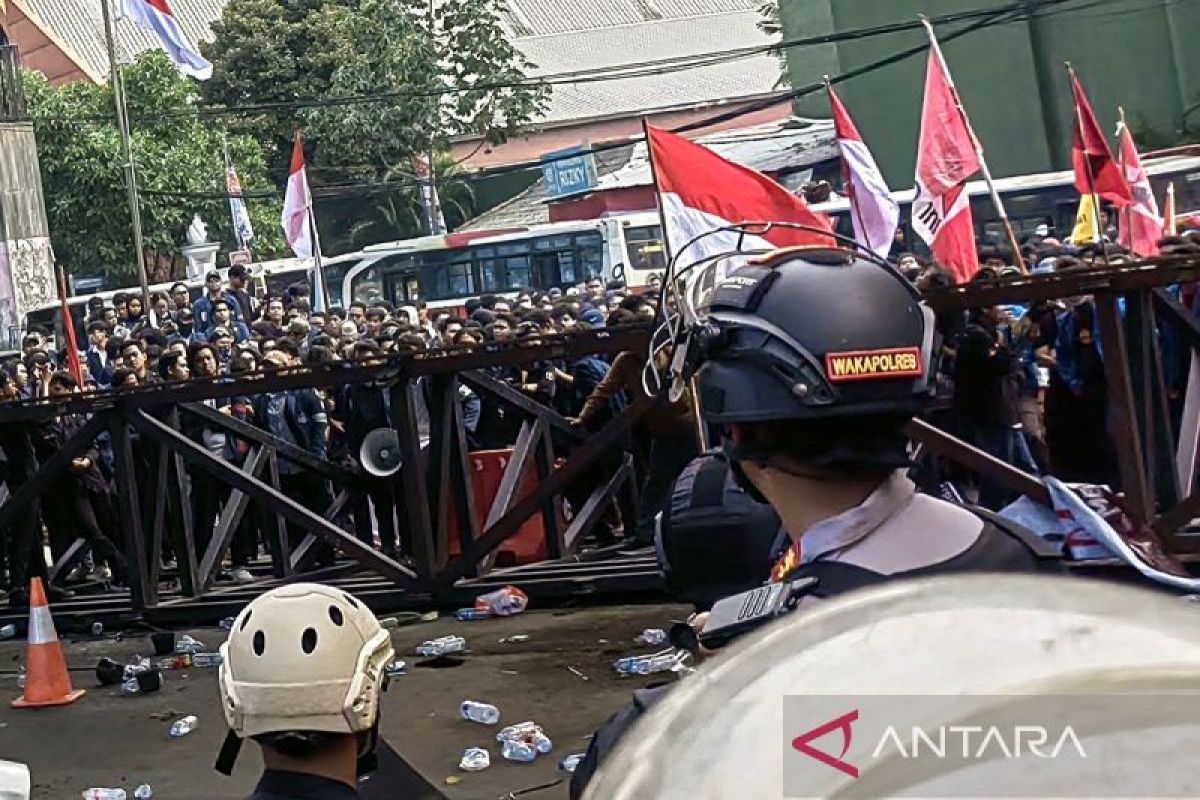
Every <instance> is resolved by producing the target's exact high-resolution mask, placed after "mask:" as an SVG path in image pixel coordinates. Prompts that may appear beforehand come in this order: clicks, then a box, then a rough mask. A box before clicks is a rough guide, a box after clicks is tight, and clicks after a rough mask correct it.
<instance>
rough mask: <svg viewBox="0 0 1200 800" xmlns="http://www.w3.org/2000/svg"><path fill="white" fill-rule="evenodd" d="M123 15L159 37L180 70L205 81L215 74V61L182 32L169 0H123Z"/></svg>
mask: <svg viewBox="0 0 1200 800" xmlns="http://www.w3.org/2000/svg"><path fill="white" fill-rule="evenodd" d="M103 2H105V3H107V2H108V0H103ZM121 14H122V15H123V16H126V17H128V18H129V19H131V20H132V21H133V22H135V23H136V24H138V25H139V26H141V27H143V28H145V29H146V30H148V31H150V32H151V33H153V34H154V35H155V36H156V37H158V41H159V42H160V43H161V44H162V46H163V49H164V50H166V51H167V56H168V57H170V59H171V61H172V62H174V63H175V66H177V67H179V71H180V72H182V73H184V74H185V75H191V76H192V77H193V78H197V79H199V80H202V81H206V80H208V79H209V78H211V77H212V71H213V67H212V64H210V63H209V62H208V61H207V60H205V58H204V56H202V55H200V51H199V50H197V49H196V45H194V44H192V43H191V41H190V40H189V39H188V37H187V34H185V33H184V32H183V28H182V27H181V26H180V25H179V20H178V19H176V17H175V12H173V11H172V10H171V6H170V5H168V4H167V0H121Z"/></svg>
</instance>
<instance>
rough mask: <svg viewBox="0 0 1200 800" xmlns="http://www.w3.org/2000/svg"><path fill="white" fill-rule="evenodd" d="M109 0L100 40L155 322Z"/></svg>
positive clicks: (104, 1)
mask: <svg viewBox="0 0 1200 800" xmlns="http://www.w3.org/2000/svg"><path fill="white" fill-rule="evenodd" d="M108 4H109V0H100V8H101V11H102V16H103V18H104V44H105V47H106V48H107V49H108V74H109V78H108V79H109V82H110V83H111V84H112V91H113V104H114V105H115V106H116V109H117V127H118V128H119V129H120V131H121V154H122V157H123V159H124V161H125V164H124V167H123V168H124V172H125V188H126V193H127V195H128V201H129V216H130V217H131V218H132V220H133V251H134V255H135V256H136V257H137V266H138V280H139V281H140V282H141V286H142V308H143V309H145V313H146V314H147V316H148V319H149V320H150V322H151V324H156V320H155V318H154V316H155V315H154V307H153V306H152V305H150V282H149V279H148V278H147V276H146V248H145V243H144V241H143V239H142V212H141V206H140V203H139V202H138V190H137V169H136V167H135V166H134V163H133V142H132V137H131V135H130V131H129V115H128V113H127V111H126V108H125V82H124V80H122V78H121V67H120V65H119V64H117V45H116V40H115V38H114V37H113V21H112V10H111V9H110V8H109V7H108Z"/></svg>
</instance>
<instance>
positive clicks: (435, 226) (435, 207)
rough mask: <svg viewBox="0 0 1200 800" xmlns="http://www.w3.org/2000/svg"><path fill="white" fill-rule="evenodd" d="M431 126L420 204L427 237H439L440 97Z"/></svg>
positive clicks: (442, 229) (432, 27)
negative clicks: (435, 160) (435, 159)
mask: <svg viewBox="0 0 1200 800" xmlns="http://www.w3.org/2000/svg"><path fill="white" fill-rule="evenodd" d="M436 1H437V0H429V38H430V39H431V40H432V41H433V43H434V44H435V45H436V44H437V26H436V25H435V24H434V23H435V16H434V3H435V2H436ZM434 103H435V105H434V112H433V124H432V125H431V126H430V128H429V155H428V164H427V165H426V166H427V168H428V169H427V177H426V181H427V182H426V184H425V185H424V186H423V187H421V202H422V204H423V205H424V206H425V219H426V221H427V222H428V223H429V235H430V236H441V235H442V234H444V233H445V232H446V225H445V221H444V220H443V219H442V204H441V201H440V200H439V199H438V190H437V176H436V175H435V174H434V169H433V157H434V155H435V154H436V148H435V146H434V142H435V141H436V139H437V129H438V125H439V124H440V123H441V114H440V113H439V112H440V111H441V104H442V99H441V95H438V96H436V97H435V98H434Z"/></svg>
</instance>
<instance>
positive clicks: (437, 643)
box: [417, 636, 467, 658]
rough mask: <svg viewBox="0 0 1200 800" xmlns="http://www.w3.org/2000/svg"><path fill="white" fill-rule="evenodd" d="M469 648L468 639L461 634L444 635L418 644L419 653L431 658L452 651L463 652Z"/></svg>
mask: <svg viewBox="0 0 1200 800" xmlns="http://www.w3.org/2000/svg"><path fill="white" fill-rule="evenodd" d="M466 649H467V640H466V639H464V638H463V637H461V636H442V637H440V638H438V639H433V640H432V641H426V642H422V643H421V644H419V645H417V655H419V656H425V657H426V658H430V657H433V656H444V655H448V654H450V653H461V652H462V651H464V650H466Z"/></svg>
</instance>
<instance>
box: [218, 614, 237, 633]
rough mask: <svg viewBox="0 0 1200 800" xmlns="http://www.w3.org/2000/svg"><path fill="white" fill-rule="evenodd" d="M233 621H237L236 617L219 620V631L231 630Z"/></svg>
mask: <svg viewBox="0 0 1200 800" xmlns="http://www.w3.org/2000/svg"><path fill="white" fill-rule="evenodd" d="M235 619H237V617H226V618H225V619H223V620H221V622H220V623H219V624H220V626H221V630H223V631H231V630H233V621H234V620H235Z"/></svg>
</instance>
